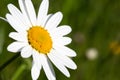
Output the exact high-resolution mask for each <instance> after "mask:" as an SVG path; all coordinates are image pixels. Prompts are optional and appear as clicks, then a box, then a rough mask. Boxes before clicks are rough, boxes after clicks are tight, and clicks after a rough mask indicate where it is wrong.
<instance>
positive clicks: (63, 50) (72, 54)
mask: <svg viewBox="0 0 120 80" xmlns="http://www.w3.org/2000/svg"><path fill="white" fill-rule="evenodd" d="M54 48H55V49H56V50H57V51H58V52H59V53H61V54H63V55H66V56H69V57H75V56H76V52H75V51H73V50H72V49H70V48H68V47H66V46H58V45H54Z"/></svg>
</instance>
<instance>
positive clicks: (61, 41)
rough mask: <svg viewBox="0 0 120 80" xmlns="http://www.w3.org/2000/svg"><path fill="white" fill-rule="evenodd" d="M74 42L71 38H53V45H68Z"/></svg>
mask: <svg viewBox="0 0 120 80" xmlns="http://www.w3.org/2000/svg"><path fill="white" fill-rule="evenodd" d="M71 41H72V39H71V38H69V37H58V38H53V42H54V43H53V45H54V44H55V45H68V44H70V43H71Z"/></svg>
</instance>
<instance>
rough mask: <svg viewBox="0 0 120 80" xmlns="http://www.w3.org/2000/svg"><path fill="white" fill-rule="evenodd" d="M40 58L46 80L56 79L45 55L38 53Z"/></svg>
mask: <svg viewBox="0 0 120 80" xmlns="http://www.w3.org/2000/svg"><path fill="white" fill-rule="evenodd" d="M40 60H41V63H42V66H43V69H44V71H45V74H46V76H47V78H48V80H56V78H55V73H54V70H53V67H52V64H51V63H50V61H49V60H48V58H47V56H46V55H44V54H40Z"/></svg>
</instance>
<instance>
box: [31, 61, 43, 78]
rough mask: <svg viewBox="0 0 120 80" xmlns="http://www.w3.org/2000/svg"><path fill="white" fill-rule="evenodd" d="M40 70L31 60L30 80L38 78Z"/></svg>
mask: <svg viewBox="0 0 120 80" xmlns="http://www.w3.org/2000/svg"><path fill="white" fill-rule="evenodd" d="M40 70H41V67H40V68H38V67H37V66H36V64H35V63H34V62H33V65H32V69H31V75H32V80H37V79H38V77H39V75H40Z"/></svg>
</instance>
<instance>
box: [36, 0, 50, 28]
mask: <svg viewBox="0 0 120 80" xmlns="http://www.w3.org/2000/svg"><path fill="white" fill-rule="evenodd" d="M48 7H49V1H48V0H43V1H42V3H41V5H40V7H39V11H38V18H37V25H39V26H44V24H45V22H46V17H47V12H48Z"/></svg>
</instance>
